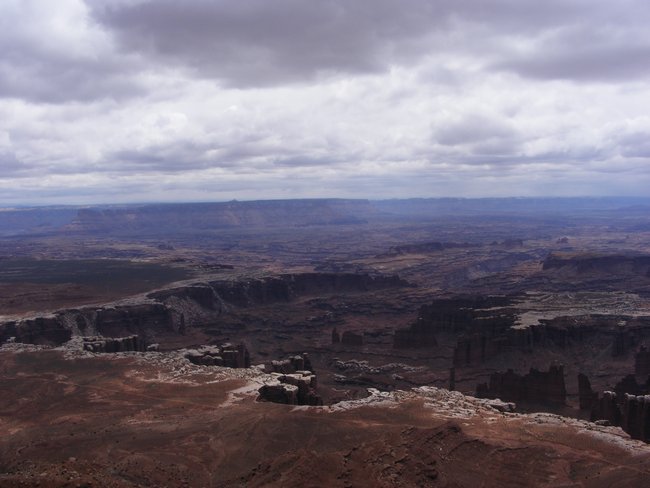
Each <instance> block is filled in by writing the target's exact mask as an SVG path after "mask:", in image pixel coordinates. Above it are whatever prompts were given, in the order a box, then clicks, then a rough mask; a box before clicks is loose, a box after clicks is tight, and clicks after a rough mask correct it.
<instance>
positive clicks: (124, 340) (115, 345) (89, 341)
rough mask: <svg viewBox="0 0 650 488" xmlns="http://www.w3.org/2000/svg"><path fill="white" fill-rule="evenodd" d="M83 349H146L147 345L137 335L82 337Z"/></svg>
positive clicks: (116, 350) (110, 350) (119, 350)
mask: <svg viewBox="0 0 650 488" xmlns="http://www.w3.org/2000/svg"><path fill="white" fill-rule="evenodd" d="M83 349H84V350H85V351H90V352H127V351H140V352H143V351H147V350H148V347H147V345H146V344H145V343H144V341H142V340H140V339H139V338H138V336H137V335H131V336H127V337H84V338H83Z"/></svg>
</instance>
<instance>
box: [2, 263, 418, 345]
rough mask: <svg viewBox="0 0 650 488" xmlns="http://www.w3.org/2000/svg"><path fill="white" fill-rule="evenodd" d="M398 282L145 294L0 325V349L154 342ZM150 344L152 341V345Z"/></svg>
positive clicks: (285, 282) (283, 283)
mask: <svg viewBox="0 0 650 488" xmlns="http://www.w3.org/2000/svg"><path fill="white" fill-rule="evenodd" d="M407 284H408V283H407V282H405V281H403V280H401V279H400V278H399V277H397V276H385V275H374V274H373V275H371V274H367V273H316V272H311V273H293V274H282V275H278V276H268V277H263V278H256V279H248V280H237V281H235V280H231V281H223V280H222V281H211V282H209V283H199V284H193V285H188V286H182V287H175V288H170V289H166V290H161V291H156V292H152V293H149V294H148V295H147V297H146V299H143V300H141V301H140V303H131V304H128V305H107V306H104V307H101V308H95V307H83V308H79V309H68V310H61V311H59V312H56V313H55V314H52V315H47V316H43V317H35V318H30V319H23V320H19V321H8V322H4V323H0V343H2V342H5V341H6V340H7V339H9V338H10V337H15V340H16V342H22V343H29V344H47V345H60V344H63V343H64V342H67V341H68V340H70V338H71V337H72V335H81V336H84V335H88V336H90V335H93V336H94V335H101V336H104V337H125V336H128V335H133V334H137V335H138V336H139V337H141V338H149V337H150V336H152V338H155V336H156V335H157V334H159V333H167V334H184V333H185V331H186V329H187V328H188V327H194V326H202V325H205V324H210V323H214V322H215V320H217V319H218V318H219V316H220V315H221V314H222V313H224V312H226V311H227V310H228V309H229V308H231V307H249V306H254V305H263V304H270V303H286V302H289V301H291V300H294V299H296V298H298V297H302V296H309V295H318V294H323V293H325V294H330V293H343V292H365V291H371V290H382V289H386V288H391V287H400V286H406V285H407ZM154 340H155V339H154Z"/></svg>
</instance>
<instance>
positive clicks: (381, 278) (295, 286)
mask: <svg viewBox="0 0 650 488" xmlns="http://www.w3.org/2000/svg"><path fill="white" fill-rule="evenodd" d="M408 285H409V283H408V282H406V281H404V280H402V279H401V278H399V277H398V276H397V275H371V274H368V273H321V272H308V273H292V274H281V275H278V276H269V277H264V278H256V279H249V280H237V281H211V282H210V283H209V286H210V287H211V288H212V289H213V290H214V292H215V294H216V296H217V297H218V299H219V300H220V301H222V302H225V303H228V304H231V305H235V306H240V307H247V306H251V305H259V304H267V303H282V302H289V301H291V300H292V299H294V298H298V297H301V296H309V295H318V294H323V293H334V294H336V293H345V292H348V293H349V292H366V291H375V290H383V289H388V288H398V287H402V286H408ZM150 296H152V297H156V296H157V295H154V294H151V295H150Z"/></svg>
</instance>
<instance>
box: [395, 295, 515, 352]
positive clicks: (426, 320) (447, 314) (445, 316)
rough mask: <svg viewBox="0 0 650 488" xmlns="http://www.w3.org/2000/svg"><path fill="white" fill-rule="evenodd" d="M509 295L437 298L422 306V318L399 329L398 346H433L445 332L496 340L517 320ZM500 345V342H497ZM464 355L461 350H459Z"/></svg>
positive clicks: (397, 331) (419, 316) (396, 343)
mask: <svg viewBox="0 0 650 488" xmlns="http://www.w3.org/2000/svg"><path fill="white" fill-rule="evenodd" d="M510 303H511V298H510V297H506V296H470V297H459V298H445V299H438V300H434V301H433V302H432V303H431V304H430V305H424V306H422V307H421V308H420V311H419V314H418V318H417V319H416V320H415V321H414V322H413V323H412V324H411V326H410V327H409V328H407V329H399V330H396V331H395V335H394V339H393V346H394V347H396V348H415V347H431V346H435V345H437V340H436V335H437V334H441V333H456V334H472V333H478V334H481V335H483V336H484V337H485V338H487V339H486V340H488V341H492V340H493V339H494V338H497V337H501V336H503V335H504V334H506V333H507V331H508V329H510V328H511V327H512V326H513V325H514V323H515V319H514V314H513V313H511V312H509V311H508V310H507V309H505V308H504V307H506V306H507V305H509V304H510ZM495 347H496V346H495ZM459 357H460V353H459Z"/></svg>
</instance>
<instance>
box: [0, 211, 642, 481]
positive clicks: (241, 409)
mask: <svg viewBox="0 0 650 488" xmlns="http://www.w3.org/2000/svg"><path fill="white" fill-rule="evenodd" d="M627 204H629V202H627V201H617V200H605V201H600V200H598V201H593V200H589V199H585V200H584V201H562V200H558V201H554V200H549V201H546V200H544V201H533V200H526V199H523V200H521V201H519V202H518V201H502V202H499V201H492V200H490V201H477V202H472V201H462V200H460V201H438V200H431V201H427V200H415V201H387V202H364V201H327V200H323V201H309V202H308V203H306V202H301V201H293V202H290V203H283V202H279V203H274V202H260V203H259V204H257V205H256V204H254V202H244V203H242V204H239V203H237V202H230V203H228V204H206V205H203V206H201V205H198V206H193V207H192V206H191V205H190V207H187V206H186V207H183V206H182V205H181V206H176V207H174V206H169V207H165V206H151V207H146V206H145V207H143V208H140V207H135V208H122V207H121V208H119V209H91V210H92V211H91V210H88V209H84V210H83V211H81V210H80V211H79V212H78V213H77V214H76V215H75V216H73V217H72V218H70V220H69V222H68V223H65V222H63V223H62V222H59V221H58V220H57V225H56V226H52V228H49V227H47V226H45V227H44V226H43V225H41V224H38V219H37V216H32V217H33V218H34V219H36V220H35V221H34V222H32V221H30V222H31V223H32V224H34V225H35V227H38V228H39V229H40V231H39V232H38V233H35V232H33V231H30V229H19V230H16V231H15V232H14V233H13V234H12V235H9V234H10V230H11V229H10V226H9V225H8V224H6V225H5V226H0V227H2V229H3V231H4V232H5V233H6V234H7V235H6V237H4V238H3V239H0V281H1V282H0V290H2V293H1V294H0V313H2V315H3V317H2V325H0V342H4V343H6V344H5V346H4V347H3V351H2V353H1V355H2V363H1V365H2V366H1V368H2V376H1V380H2V382H3V391H8V392H10V393H9V395H7V396H6V397H5V398H4V399H3V403H2V410H1V415H2V416H1V417H0V420H1V421H2V423H3V429H4V428H5V427H6V429H7V432H9V435H8V436H7V437H6V439H4V440H3V441H2V450H1V451H0V452H1V453H2V454H1V457H0V461H1V465H2V469H3V472H4V473H5V474H4V475H3V476H4V478H3V481H6V483H14V484H16V486H20V484H19V483H21V482H25V483H35V480H38V481H40V482H41V483H45V484H41V486H48V485H47V483H51V486H65V484H66V483H68V482H70V483H72V481H70V480H68V479H67V478H68V477H72V478H74V480H75V483H77V484H79V483H92V484H93V486H94V485H99V486H138V485H147V484H149V485H161V484H162V485H165V484H167V485H171V486H176V485H178V486H181V485H182V483H187V484H189V485H190V486H240V485H241V486H262V485H268V484H271V485H277V486H287V485H296V484H298V485H307V486H309V485H310V484H313V485H318V486H325V485H327V486H364V485H368V486H400V485H401V486H423V485H427V484H431V485H432V486H438V485H439V486H612V485H616V486H644V484H643V483H646V481H647V479H648V474H649V473H648V462H649V459H650V458H649V457H648V449H647V447H645V445H644V444H643V443H642V442H641V441H643V440H646V441H647V440H650V402H648V401H646V397H645V395H647V394H650V381H649V378H650V354H649V353H648V352H647V349H644V347H645V346H646V345H647V346H650V339H649V338H650V300H649V297H650V239H649V238H650V222H649V218H648V217H647V216H646V215H647V212H645V211H642V209H643V208H645V207H641V208H640V207H639V205H636V206H635V207H633V209H632V210H631V209H630V207H629V206H628V205H627ZM647 208H650V207H647ZM45 213H47V212H45ZM39 215H40V214H39ZM57 218H58V217H57ZM44 228H45V229H47V232H43V229H44ZM7 229H9V230H7ZM83 337H86V338H87V339H86V340H85V341H84V340H83V339H82V338H83ZM111 338H112V339H111ZM131 338H133V339H131ZM102 341H103V342H102ZM106 341H108V342H106ZM20 344H34V345H37V346H38V348H41V349H39V350H38V351H35V350H25V351H23V352H19V351H21V350H22V349H24V347H23V346H21V345H20ZM90 344H93V346H92V347H91V346H90ZM134 344H138V346H137V347H135V346H134ZM21 348H22V349H21ZM42 348H45V349H42ZM51 348H57V349H55V350H54V349H53V350H51ZM114 350H115V351H118V352H117V353H116V354H115V353H113V354H111V353H110V352H97V351H114ZM131 350H133V352H124V351H131ZM93 351H95V352H93ZM119 351H122V352H119ZM137 351H140V352H137ZM142 351H149V352H142ZM244 356H245V359H244ZM193 363H194V364H193ZM248 363H250V364H252V365H253V368H242V367H241V366H247V365H248ZM226 365H231V366H236V367H237V369H231V368H226V367H225V366H226ZM303 370H305V372H304V373H302V371H303ZM301 375H302V376H301ZM579 378H581V379H579ZM585 378H586V380H585ZM264 384H266V385H271V386H269V389H268V390H267V391H266V393H264V395H266V396H267V400H272V401H281V402H285V403H293V404H296V403H306V402H308V403H310V404H311V405H317V404H319V403H322V404H323V405H322V406H297V405H293V406H291V405H286V404H285V405H279V404H277V403H273V402H269V401H262V402H256V401H255V399H256V397H257V396H258V389H259V388H260V387H261V386H262V385H264ZM307 384H309V385H308V386H305V385H307ZM303 388H309V392H307V390H304V389H303ZM369 389H370V390H369ZM449 389H453V390H457V391H458V392H460V393H449V391H448V390H449ZM369 391H374V392H375V393H369ZM608 391H609V392H611V393H605V392H608ZM307 393H308V395H307ZM461 394H464V395H472V397H473V396H481V397H487V398H500V399H501V400H503V401H505V402H511V403H506V404H505V405H506V406H505V407H504V406H503V405H500V406H499V410H505V412H502V411H499V410H495V407H494V405H493V406H490V405H489V403H486V402H489V401H491V400H477V399H472V397H465V396H462V395H461ZM264 395H262V396H264ZM455 395H457V396H455ZM434 397H435V398H434ZM306 398H309V400H308V401H307V400H305V399H306ZM432 398H433V399H432ZM443 398H444V401H443V400H442V399H443ZM648 398H650V397H648ZM382 399H383V400H382ZM350 402H352V403H350ZM354 402H357V403H354ZM481 402H483V403H481ZM433 405H435V407H434V406H433ZM463 405H465V407H463ZM495 405H497V404H495ZM513 409H514V411H515V412H516V413H512V412H510V410H513ZM533 412H537V413H534V414H533ZM540 412H549V414H541V413H540ZM550 413H552V414H560V415H563V417H557V416H553V415H550ZM68 417H69V418H68ZM30 419H31V420H30ZM576 419H583V420H576ZM588 420H593V421H598V422H599V424H601V425H600V426H596V425H595V424H593V423H588V422H586V421H588ZM605 424H607V425H611V427H607V426H604V425H605ZM91 426H92V429H91V428H90V427H91ZM201 426H203V430H202V427H201ZM626 432H627V433H626ZM630 436H632V437H634V438H635V439H639V440H638V441H636V440H629V437H630ZM50 438H51V439H52V441H51V442H50V441H49V440H43V439H50ZM252 439H255V440H254V442H253V441H252ZM626 439H627V440H626ZM271 453H273V454H271ZM277 453H279V454H278V455H276V454H277ZM179 456H180V457H179ZM71 459H72V460H71ZM522 472H525V473H527V475H530V478H525V477H524V478H521V477H518V476H519V474H517V475H515V474H514V473H522ZM138 473H139V474H138ZM310 475H311V478H310V477H309V476H310ZM370 480H372V482H370ZM477 480H480V481H481V482H482V483H483V485H480V484H476V483H477ZM533 480H534V481H533ZM8 486H12V485H11V484H8ZM70 486H76V485H74V484H71V485H70Z"/></svg>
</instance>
